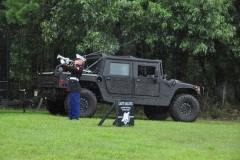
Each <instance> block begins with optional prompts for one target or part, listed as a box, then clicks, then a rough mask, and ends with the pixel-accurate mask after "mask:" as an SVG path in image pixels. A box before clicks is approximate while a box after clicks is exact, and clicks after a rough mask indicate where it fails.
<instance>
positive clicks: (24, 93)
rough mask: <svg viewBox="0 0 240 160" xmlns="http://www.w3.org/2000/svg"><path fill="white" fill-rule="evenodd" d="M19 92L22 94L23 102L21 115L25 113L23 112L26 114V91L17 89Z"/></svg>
mask: <svg viewBox="0 0 240 160" xmlns="http://www.w3.org/2000/svg"><path fill="white" fill-rule="evenodd" d="M19 91H20V92H23V102H22V105H23V113H25V112H26V106H25V105H26V102H25V95H26V90H25V89H20V88H19Z"/></svg>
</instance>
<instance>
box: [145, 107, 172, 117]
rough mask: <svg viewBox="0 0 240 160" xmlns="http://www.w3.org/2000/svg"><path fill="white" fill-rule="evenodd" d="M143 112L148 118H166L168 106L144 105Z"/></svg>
mask: <svg viewBox="0 0 240 160" xmlns="http://www.w3.org/2000/svg"><path fill="white" fill-rule="evenodd" d="M144 113H145V115H146V117H147V118H148V119H150V120H166V119H167V118H168V117H169V108H168V107H161V106H144Z"/></svg>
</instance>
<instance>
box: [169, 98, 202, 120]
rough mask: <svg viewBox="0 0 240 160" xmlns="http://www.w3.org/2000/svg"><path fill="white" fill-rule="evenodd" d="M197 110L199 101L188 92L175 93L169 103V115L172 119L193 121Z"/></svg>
mask: <svg viewBox="0 0 240 160" xmlns="http://www.w3.org/2000/svg"><path fill="white" fill-rule="evenodd" d="M199 112H200V107H199V102H198V100H197V99H196V98H195V97H194V96H192V95H190V94H179V95H177V96H176V97H175V98H174V99H173V101H172V102H171V105H170V116H171V117H172V119H173V120H174V121H182V122H194V121H196V119H197V118H198V115H199Z"/></svg>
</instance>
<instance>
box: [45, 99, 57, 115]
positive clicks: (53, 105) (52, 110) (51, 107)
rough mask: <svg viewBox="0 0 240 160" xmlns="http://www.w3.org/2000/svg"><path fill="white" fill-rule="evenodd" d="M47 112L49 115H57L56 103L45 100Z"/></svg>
mask: <svg viewBox="0 0 240 160" xmlns="http://www.w3.org/2000/svg"><path fill="white" fill-rule="evenodd" d="M47 110H48V111H49V113H51V114H54V115H55V114H57V113H58V106H57V103H56V102H55V101H50V100H47Z"/></svg>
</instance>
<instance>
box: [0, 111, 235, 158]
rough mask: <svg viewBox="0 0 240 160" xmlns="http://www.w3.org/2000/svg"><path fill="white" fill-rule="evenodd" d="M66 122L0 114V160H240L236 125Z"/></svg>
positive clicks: (19, 113) (56, 118)
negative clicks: (123, 124) (117, 124)
mask: <svg viewBox="0 0 240 160" xmlns="http://www.w3.org/2000/svg"><path fill="white" fill-rule="evenodd" d="M100 120H101V118H99V117H95V118H91V119H88V118H82V119H80V120H79V121H70V120H68V119H67V117H63V116H53V115H50V114H49V113H48V112H47V111H44V110H42V111H37V112H32V111H29V110H27V112H26V113H22V110H20V109H19V110H12V109H0V159H3V160H8V159H9V160H14V159H24V160H25V159H31V160H32V159H69V160H70V159H86V160H102V159H106V160H108V159H119V160H128V159H137V160H142V159H146V160H158V159H161V160H168V159H169V160H172V159H173V160H179V159H180V160H188V159H189V160H193V159H194V160H198V159H199V160H208V159H209V160H215V159H216V160H221V159H222V160H237V159H240V121H239V120H236V121H210V120H201V119H199V120H197V121H196V122H194V123H183V122H174V121H172V120H171V119H168V120H167V121H150V120H144V119H135V125H134V126H133V127H116V126H113V125H112V123H113V121H114V119H106V120H105V121H104V123H103V125H102V126H98V125H97V124H98V123H99V122H100Z"/></svg>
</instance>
